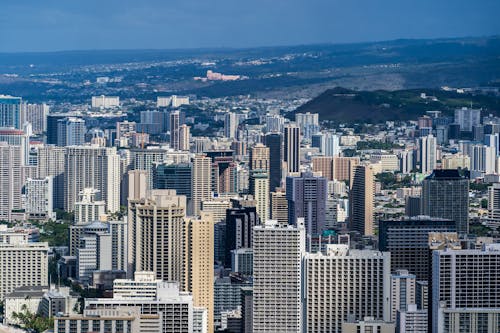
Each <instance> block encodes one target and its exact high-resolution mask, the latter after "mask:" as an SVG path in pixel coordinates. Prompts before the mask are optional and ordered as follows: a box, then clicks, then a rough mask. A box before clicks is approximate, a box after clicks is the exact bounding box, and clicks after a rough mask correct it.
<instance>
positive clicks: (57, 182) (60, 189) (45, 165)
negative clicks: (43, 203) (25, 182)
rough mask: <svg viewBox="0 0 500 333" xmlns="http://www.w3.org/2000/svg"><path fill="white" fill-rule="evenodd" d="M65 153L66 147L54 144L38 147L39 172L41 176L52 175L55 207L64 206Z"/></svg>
mask: <svg viewBox="0 0 500 333" xmlns="http://www.w3.org/2000/svg"><path fill="white" fill-rule="evenodd" d="M64 153H65V148H63V147H56V146H53V145H49V146H43V147H39V148H38V154H37V155H38V156H37V158H38V160H37V174H38V177H39V178H45V177H48V176H50V177H52V180H53V181H52V185H53V195H54V200H53V205H54V208H61V209H62V208H64Z"/></svg>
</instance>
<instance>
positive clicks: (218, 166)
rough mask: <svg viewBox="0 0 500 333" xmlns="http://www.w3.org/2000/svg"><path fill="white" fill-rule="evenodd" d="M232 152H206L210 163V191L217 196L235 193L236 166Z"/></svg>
mask: <svg viewBox="0 0 500 333" xmlns="http://www.w3.org/2000/svg"><path fill="white" fill-rule="evenodd" d="M233 153H234V152H233V151H232V150H211V151H208V152H206V155H207V157H210V159H211V161H212V170H211V173H212V177H211V178H212V191H213V192H214V193H217V194H219V195H220V194H226V193H236V192H237V191H236V185H237V182H236V178H237V164H236V163H235V161H234V155H233Z"/></svg>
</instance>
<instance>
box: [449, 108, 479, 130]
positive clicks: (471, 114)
mask: <svg viewBox="0 0 500 333" xmlns="http://www.w3.org/2000/svg"><path fill="white" fill-rule="evenodd" d="M455 124H458V125H460V131H463V132H472V127H473V126H477V125H479V124H481V110H477V109H468V108H466V107H463V108H461V109H456V110H455Z"/></svg>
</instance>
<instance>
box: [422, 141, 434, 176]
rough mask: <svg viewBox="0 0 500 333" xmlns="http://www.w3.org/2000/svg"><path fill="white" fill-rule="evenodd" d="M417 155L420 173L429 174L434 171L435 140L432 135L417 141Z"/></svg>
mask: <svg viewBox="0 0 500 333" xmlns="http://www.w3.org/2000/svg"><path fill="white" fill-rule="evenodd" d="M418 153H419V157H420V172H421V173H423V174H429V173H431V172H432V170H434V169H436V161H437V152H436V138H435V137H434V136H433V135H432V134H429V135H427V136H423V137H421V138H419V139H418Z"/></svg>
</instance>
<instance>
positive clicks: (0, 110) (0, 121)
mask: <svg viewBox="0 0 500 333" xmlns="http://www.w3.org/2000/svg"><path fill="white" fill-rule="evenodd" d="M21 109H22V99H21V97H13V96H9V95H0V127H14V128H17V129H21V126H22V123H21Z"/></svg>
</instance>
